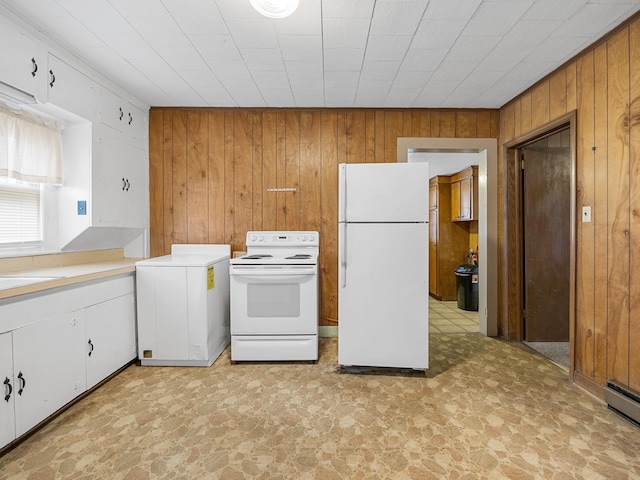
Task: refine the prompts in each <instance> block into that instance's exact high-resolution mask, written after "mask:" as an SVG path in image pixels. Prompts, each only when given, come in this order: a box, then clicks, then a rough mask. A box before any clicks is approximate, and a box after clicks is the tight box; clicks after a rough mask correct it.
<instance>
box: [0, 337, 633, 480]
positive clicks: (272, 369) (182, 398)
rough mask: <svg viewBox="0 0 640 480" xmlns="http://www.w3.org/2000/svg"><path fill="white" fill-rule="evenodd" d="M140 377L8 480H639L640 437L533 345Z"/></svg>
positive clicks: (51, 439)
mask: <svg viewBox="0 0 640 480" xmlns="http://www.w3.org/2000/svg"><path fill="white" fill-rule="evenodd" d="M319 349H320V358H319V361H318V363H317V364H308V363H248V364H242V363H240V364H236V365H232V364H231V363H230V358H229V349H227V350H225V352H223V354H222V355H221V356H220V358H218V360H217V361H216V362H215V363H214V365H213V366H212V367H209V368H194V367H191V368H181V367H141V366H137V365H132V366H130V367H128V368H127V369H125V370H124V371H122V372H121V373H120V374H118V375H117V376H115V377H114V378H112V379H111V380H109V381H108V382H106V383H105V384H103V385H102V386H100V387H99V388H97V389H96V390H95V391H93V392H91V393H90V394H89V395H88V396H86V397H85V398H83V399H82V400H80V401H79V402H77V403H76V404H74V405H72V406H71V407H70V408H69V409H68V410H66V411H65V412H63V413H62V414H61V415H60V416H58V417H57V418H55V419H53V420H52V421H51V422H49V423H48V424H46V425H45V426H44V427H43V428H42V429H40V430H38V431H37V432H36V433H35V434H33V435H32V436H31V437H29V438H28V439H26V440H25V441H24V442H22V443H21V444H19V445H18V446H17V447H15V448H13V449H12V450H10V451H8V452H7V453H6V454H5V455H4V456H1V457H0V480H58V479H78V480H80V479H82V480H84V479H87V480H88V479H108V480H111V479H115V480H119V479H123V480H124V479H131V480H137V479H198V480H202V479H231V480H235V479H258V480H268V479H272V480H276V479H295V480H299V479H324V480H338V479H348V480H374V479H447V480H494V479H495V480H497V479H518V480H536V479H545V480H546V479H552V480H570V479H571V480H586V479H589V480H591V479H620V480H631V479H638V478H640V455H638V452H640V429H638V428H637V427H635V426H633V425H631V424H630V423H628V422H627V421H625V420H624V419H622V418H620V417H619V416H617V415H616V414H614V413H613V412H611V411H609V410H607V408H606V406H605V405H604V404H603V403H602V402H601V401H599V400H597V399H595V398H594V397H592V396H590V395H589V394H587V393H586V392H584V391H583V390H581V389H580V388H578V387H576V386H575V385H571V384H569V383H568V381H567V374H566V372H565V371H564V370H562V369H561V368H559V367H558V366H557V365H555V364H553V363H552V362H550V361H549V360H547V359H545V358H544V357H542V356H540V355H538V354H537V353H535V352H533V351H531V350H530V349H529V348H526V347H525V346H523V345H519V344H509V343H506V342H502V341H499V340H496V339H492V338H488V337H484V336H482V335H481V334H479V333H465V334H444V333H431V334H430V368H429V370H427V371H426V372H420V373H417V372H412V373H413V374H404V373H402V372H395V371H388V372H383V373H378V374H375V375H355V374H344V373H338V369H337V352H338V340H337V339H336V338H322V339H320V343H319Z"/></svg>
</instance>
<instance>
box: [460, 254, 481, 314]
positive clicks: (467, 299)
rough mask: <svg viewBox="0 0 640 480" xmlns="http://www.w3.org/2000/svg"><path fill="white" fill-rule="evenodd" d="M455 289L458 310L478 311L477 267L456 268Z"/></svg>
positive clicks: (462, 266) (464, 266) (463, 266)
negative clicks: (456, 291)
mask: <svg viewBox="0 0 640 480" xmlns="http://www.w3.org/2000/svg"><path fill="white" fill-rule="evenodd" d="M455 274H456V288H457V290H458V308H461V309H462V310H469V311H472V312H477V311H478V266H477V265H460V266H459V267H458V268H456V271H455Z"/></svg>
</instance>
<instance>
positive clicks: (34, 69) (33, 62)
mask: <svg viewBox="0 0 640 480" xmlns="http://www.w3.org/2000/svg"><path fill="white" fill-rule="evenodd" d="M31 64H32V65H33V70H31V76H32V77H35V76H36V72H37V71H38V64H37V63H36V59H35V58H32V59H31Z"/></svg>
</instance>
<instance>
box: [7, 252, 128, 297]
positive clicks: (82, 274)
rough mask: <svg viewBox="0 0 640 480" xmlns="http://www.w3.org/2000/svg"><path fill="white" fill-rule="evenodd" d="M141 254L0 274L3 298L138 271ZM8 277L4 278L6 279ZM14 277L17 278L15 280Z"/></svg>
mask: <svg viewBox="0 0 640 480" xmlns="http://www.w3.org/2000/svg"><path fill="white" fill-rule="evenodd" d="M138 260H140V259H138V258H123V259H119V260H111V261H107V262H97V263H83V264H79V265H68V266H61V267H51V268H40V269H37V270H26V271H18V272H13V273H10V274H5V275H0V299H5V298H11V297H15V296H18V295H24V294H27V293H34V292H40V291H44V290H49V289H51V288H56V287H62V286H66V285H73V284H75V283H80V282H86V281H89V280H95V279H99V278H105V277H111V276H115V275H121V274H126V273H132V272H135V269H136V267H135V263H136V261H138ZM4 279H8V280H6V281H5V282H4V284H5V286H3V280H4ZM11 279H13V281H12V280H11Z"/></svg>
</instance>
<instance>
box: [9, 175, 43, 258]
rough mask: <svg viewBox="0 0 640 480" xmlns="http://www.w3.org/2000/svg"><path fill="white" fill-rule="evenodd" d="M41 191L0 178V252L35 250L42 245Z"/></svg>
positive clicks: (39, 186)
mask: <svg viewBox="0 0 640 480" xmlns="http://www.w3.org/2000/svg"><path fill="white" fill-rule="evenodd" d="M41 198H42V187H41V185H40V184H36V183H26V182H20V181H18V180H13V179H10V178H1V177H0V248H2V249H12V250H14V249H22V248H28V249H31V248H39V247H40V246H41V244H42V216H41V213H40V212H41V211H42V208H41Z"/></svg>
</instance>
